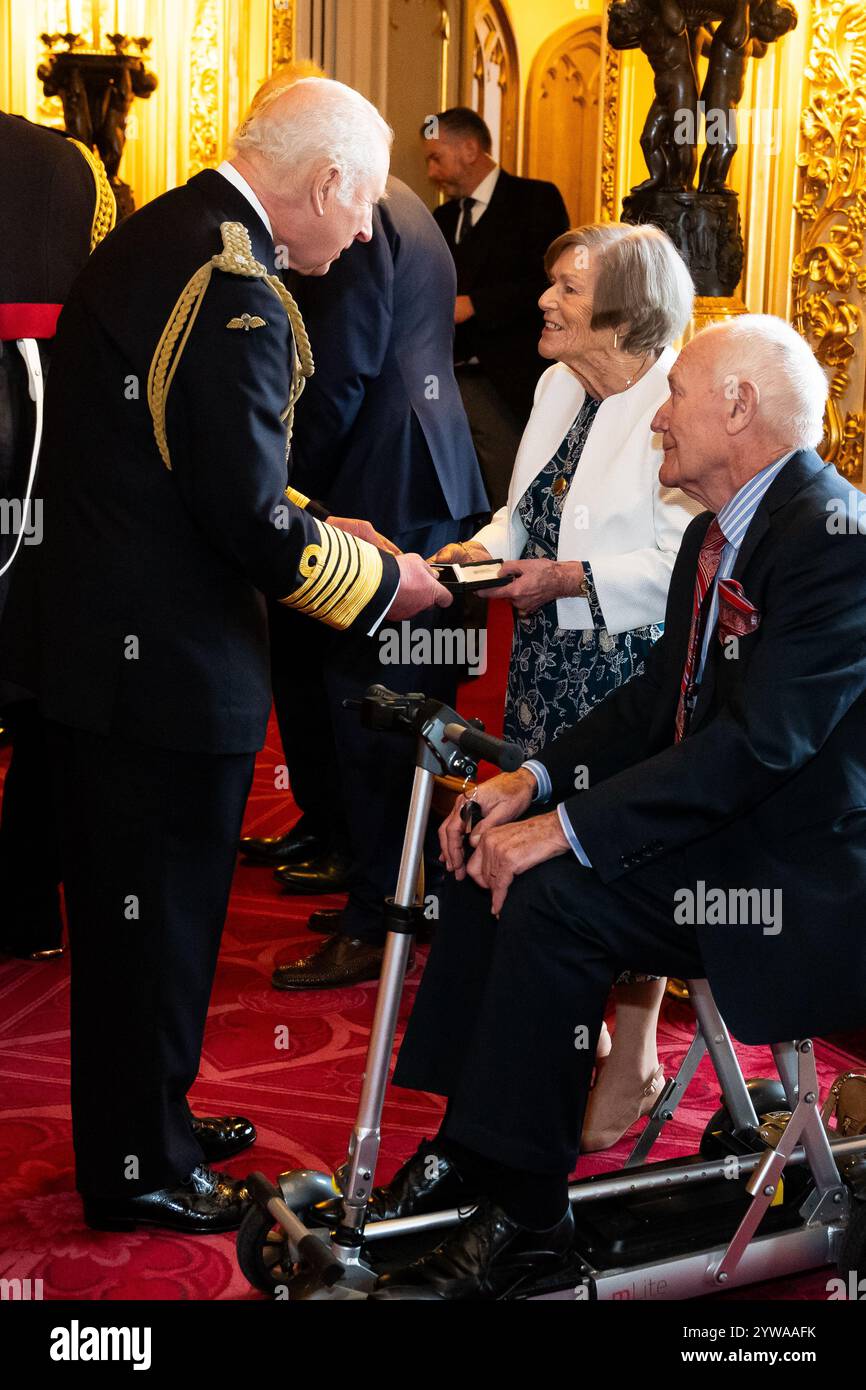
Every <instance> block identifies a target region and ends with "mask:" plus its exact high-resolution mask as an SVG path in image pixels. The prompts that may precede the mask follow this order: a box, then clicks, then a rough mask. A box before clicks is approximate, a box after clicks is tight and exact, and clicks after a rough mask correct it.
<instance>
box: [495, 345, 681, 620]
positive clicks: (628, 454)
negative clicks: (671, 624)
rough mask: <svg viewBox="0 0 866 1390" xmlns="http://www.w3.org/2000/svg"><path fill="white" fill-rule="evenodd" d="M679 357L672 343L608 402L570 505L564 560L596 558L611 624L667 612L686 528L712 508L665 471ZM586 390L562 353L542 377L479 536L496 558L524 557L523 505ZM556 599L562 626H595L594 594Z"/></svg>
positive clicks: (562, 540)
mask: <svg viewBox="0 0 866 1390" xmlns="http://www.w3.org/2000/svg"><path fill="white" fill-rule="evenodd" d="M675 358H676V353H675V352H674V350H673V348H665V349H664V351H663V352H662V353H661V356H660V357H659V358H658V361H656V362H654V363H653V365H652V366H651V367H650V369H649V371H648V372H646V373H645V375H644V376H642V377H641V379H640V381H637V382H635V384H634V386H630V387H629V388H628V390H626V391H621V392H619V393H618V394H617V395H615V396H608V397H607V399H606V400H604V401H602V403H601V405H600V406H599V409H598V413H597V415H596V417H595V419H594V421H593V423H592V427H591V429H590V431H589V435H588V436H587V440H586V443H585V445H584V449H583V453H582V454H581V457H580V461H579V463H578V465H577V469H576V470H575V473H574V476H573V478H572V483H571V487H570V488H569V490H568V495H567V497H566V499H565V504H564V506H563V509H562V521H561V524H560V528H559V549H558V551H557V559H558V560H581V561H585V562H588V563H589V564H590V565H591V566H592V578H593V581H594V584H595V590H596V593H597V595H598V600H599V603H600V604H601V611H602V614H603V615H604V622H605V626H606V628H607V630H608V632H610V633H616V632H628V631H630V630H631V629H632V628H636V627H644V626H645V625H646V624H648V623H660V622H661V621H662V619H663V618H664V613H665V603H666V600H667V593H668V585H669V583H670V577H671V571H672V569H673V567H674V560H675V559H676V556H677V551H678V550H679V548H680V542H681V540H682V536H683V532H684V531H685V529H686V527H687V526H688V524H689V522H690V521H691V520H692V517H694V516H696V515H697V513H698V512H699V511H701V510H702V509H701V507H700V506H699V505H698V504H697V503H695V502H692V501H691V500H690V499H689V498H688V497H686V496H685V494H684V493H682V492H680V490H679V489H678V488H665V487H662V485H661V484H660V482H659V478H658V472H659V468H660V467H661V463H662V459H663V457H664V454H663V452H662V447H661V438H660V436H659V435H658V434H653V433H652V432H651V431H650V422H651V421H652V418H653V416H654V415H655V412H656V411H657V410H658V408H659V406H660V405H661V404H662V403H663V402H664V401H665V400H667V397H668V394H669V392H668V384H667V374H668V372H669V371H670V368H671V365H672V364H673V362H674V359H675ZM585 394H586V393H585V391H584V389H583V387H582V386H581V384H580V382H579V381H578V380H577V377H576V376H575V375H574V373H573V372H571V371H570V370H569V368H568V367H566V366H565V365H564V364H563V363H562V362H556V363H555V364H554V365H553V366H552V367H549V368H548V369H547V371H546V372H545V373H544V375H543V376H542V377H541V379H540V381H539V383H538V386H537V387H536V391H535V405H534V407H533V411H532V414H531V415H530V417H529V421H528V423H527V426H526V429H525V431H524V434H523V438H522V439H521V441H520V448H519V449H518V451H517V457H516V459H515V461H514V472H513V473H512V475H511V484H510V486H509V489H508V501H507V503H506V505H505V506H504V507H501V508H500V510H499V511H498V512H497V513H496V514H495V516H494V517H493V518H492V520H491V521H490V523H489V525H487V526H485V527H484V528H483V529H482V530H481V531H479V532H478V534H477V536H475V537H474V539H475V540H476V541H480V542H481V544H482V545H483V546H485V547H486V548H487V550H488V551H489V553H490V555H491V556H492V557H493V558H494V559H496V560H519V559H520V556H521V555H522V553H523V549H524V546H525V545H526V529H525V527H524V526H523V524H522V523H521V521H520V517H519V515H518V512H517V505H518V503H519V501H520V499H521V497H522V496H523V494H524V493H525V492H526V489H527V488H528V487H529V484H530V483H531V482H532V480H533V478H535V477H537V475H538V474H539V473H540V472H541V470H542V469H543V468H545V467H546V466H547V464H548V463H549V462H550V460H551V459H552V458H553V455H554V454H555V453H556V451H557V449H558V448H559V446H560V444H561V443H562V441H563V439H564V438H565V436H566V434H567V433H568V430H569V428H570V426H571V424H572V422H573V421H574V418H575V416H576V415H577V412H578V411H579V410H580V407H581V405H582V404H583V401H584V397H585ZM556 608H557V622H558V623H559V626H560V627H561V628H582V629H586V628H591V627H593V621H592V614H591V613H590V608H589V603H588V601H587V599H585V598H561V599H559V600H557V605H556Z"/></svg>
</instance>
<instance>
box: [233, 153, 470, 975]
mask: <svg viewBox="0 0 866 1390" xmlns="http://www.w3.org/2000/svg"><path fill="white" fill-rule="evenodd" d="M290 288H291V290H292V293H293V294H294V295H295V296H296V298H297V300H298V303H299V305H300V308H301V311H302V313H303V316H304V321H305V323H306V326H307V331H308V333H309V335H310V341H311V343H312V347H313V353H314V356H315V359H316V374H315V376H314V377H313V378H312V379H311V381H310V382H309V383H308V385H307V388H306V390H305V392H304V395H303V397H302V399H301V402H300V403H299V406H298V413H297V423H296V428H295V435H294V442H293V447H292V464H291V474H290V481H291V485H292V487H296V488H298V489H299V490H300V491H301V492H302V493H303V494H305V495H306V496H310V497H314V498H315V499H316V502H317V503H319V504H320V505H322V504H323V505H324V508H325V509H326V510H325V511H324V514H325V515H327V514H328V512H339V513H340V514H342V515H350V516H363V517H366V518H368V519H369V520H370V521H372V523H373V524H374V526H375V527H376V528H377V530H378V531H380V532H382V533H383V534H385V535H387V536H389V537H390V538H391V539H392V540H393V541H394V542H395V543H396V544H397V546H398V547H399V548H400V549H401V550H407V551H417V552H419V553H420V554H422V555H430V554H433V553H434V552H435V551H436V550H438V549H439V548H440V546H442V545H443V544H444V543H445V542H446V541H447V540H448V539H456V538H464V539H465V538H466V537H467V536H469V535H470V534H471V533H472V531H473V529H474V526H475V521H476V519H477V518H478V517H479V516H480V515H483V514H484V513H485V512H486V510H487V506H488V503H487V498H486V496H485V492H484V486H483V483H482V480H481V474H480V472H479V469H478V463H477V460H476V457H475V451H474V449H473V447H472V438H471V435H470V432H469V427H468V424H467V422H466V415H465V413H464V410H463V405H462V403H461V400H460V394H459V392H458V390H457V385H456V382H455V379H454V370H453V365H452V358H451V344H452V337H453V324H452V312H451V306H452V305H453V303H454V293H455V273H454V267H453V264H452V262H451V259H450V257H449V255H448V250H447V247H446V246H445V243H444V241H443V239H442V236H441V233H440V232H439V230H438V229H437V227H436V224H435V222H434V221H433V218H432V217H431V216H430V213H429V212H428V211H427V209H426V208H425V207H424V204H423V203H422V202H421V200H420V198H418V197H416V195H415V194H414V193H413V192H412V191H411V189H409V188H407V187H406V185H405V184H403V183H401V182H400V181H399V180H398V179H393V178H392V179H390V180H389V182H388V194H387V197H386V198H385V199H384V201H383V202H381V203H380V204H379V205H378V206H377V207H376V208H375V209H374V212H373V239H372V241H369V242H367V243H364V244H361V243H358V244H356V245H355V246H353V247H352V248H351V250H350V251H348V252H347V253H346V254H345V256H343V257H342V258H341V259H340V261H338V262H337V264H336V265H335V266H334V267H333V269H332V270H331V272H330V274H329V275H328V276H327V278H325V279H317V280H313V279H310V278H304V277H301V276H296V275H293V276H291V277H290ZM457 622H458V620H457V619H456V618H455V617H454V616H453V614H452V613H450V612H449V613H448V614H440V613H439V612H438V611H433V612H431V613H426V614H421V615H419V616H418V617H417V618H415V619H414V620H413V621H412V623H411V626H410V624H408V623H405V624H403V625H402V629H401V627H400V625H397V628H396V629H395V627H394V626H393V625H392V624H391V623H389V621H388V619H387V618H386V620H385V622H384V623H383V625H382V627H381V629H380V630H379V632H378V633H377V635H376V637H375V638H374V639H373V640H371V639H370V638H368V637H366V636H365V635H363V634H362V635H359V636H358V637H357V638H356V639H350V640H348V641H347V640H345V639H343V640H341V639H340V638H339V637H337V638H336V639H335V637H334V635H333V634H330V633H328V632H324V631H318V630H317V629H315V628H314V627H313V626H312V624H304V625H303V630H301V626H302V625H301V624H300V623H299V621H298V619H297V616H296V615H295V614H293V613H291V612H288V611H286V610H285V609H284V608H280V607H279V605H272V606H271V639H272V668H273V676H272V681H273V688H274V700H275V706H276V712H277V717H278V720H279V724H280V733H281V737H282V742H283V748H284V751H285V755H286V763H287V766H288V770H289V780H290V783H291V787H292V791H293V793H294V796H295V798H296V800H297V801H298V803H299V805H300V806H301V809H302V811H303V820H302V823H301V827H300V830H299V831H298V830H296V831H295V832H293V834H294V838H295V840H296V841H297V839H298V838H299V836H300V837H303V838H304V839H306V838H307V837H309V836H312V837H313V848H315V847H316V846H317V847H318V848H319V849H324V850H327V851H328V853H327V854H326V855H325V856H324V857H323V858H322V859H319V860H316V859H313V862H311V863H309V864H307V865H293V864H291V863H290V864H288V865H286V866H285V867H284V868H282V869H279V870H278V877H279V878H280V879H281V881H282V882H283V884H284V885H285V887H286V889H287V890H288V891H290V892H294V893H310V892H313V893H320V892H329V891H331V892H333V891H339V890H340V889H341V888H342V887H344V886H348V888H349V900H348V903H347V905H346V907H345V908H344V909H343V911H342V912H317V913H315V914H314V915H313V919H312V921H311V925H312V926H313V927H314V928H317V929H319V930H325V929H330V930H332V931H333V932H334V934H333V935H332V936H330V937H329V939H328V940H327V941H325V943H324V944H323V946H322V947H321V948H320V949H319V950H317V951H316V952H315V953H313V954H312V955H311V956H309V957H308V958H306V959H304V960H301V961H298V962H297V963H295V964H288V965H283V966H280V967H278V969H277V970H276V971H275V973H274V984H275V985H276V986H277V988H280V989H309V988H318V989H323V988H329V987H333V986H336V985H345V984H353V983H356V982H357V981H359V980H369V979H375V978H377V977H378V975H379V970H380V966H381V959H382V947H383V944H384V934H383V931H382V925H381V918H382V903H383V899H384V898H385V896H386V895H388V894H391V893H393V891H394V886H395V883H396V877H397V867H398V864H399V858H400V849H401V845H402V838H403V828H404V825H405V819H406V807H407V799H408V793H409V788H410V785H411V779H412V767H413V762H414V748H413V745H412V743H411V741H410V740H406V742H405V743H404V742H403V741H402V740H400V739H394V738H393V737H391V736H387V735H374V734H372V733H370V732H369V731H368V730H366V729H362V728H361V725H360V722H359V719H358V713H357V710H352V709H348V710H347V709H344V707H343V702H344V701H345V700H347V699H359V698H360V697H361V696H362V695H363V693H364V690H365V689H366V688H367V686H368V685H370V684H372V683H373V682H381V683H382V684H384V685H387V686H389V687H391V688H392V689H398V690H406V691H408V690H423V691H424V692H425V693H426V694H428V695H430V696H436V697H438V698H440V699H442V700H447V701H453V699H454V695H455V690H456V684H457V677H458V673H459V672H458V667H459V662H460V655H461V653H460V646H459V643H457V644H454V645H453V646H452V643H451V641H450V640H449V641H445V642H443V643H441V644H440V646H439V648H438V652H437V646H436V642H437V632H438V633H439V634H440V637H441V636H442V635H444V632H443V629H447V630H448V632H449V633H450V632H451V630H452V629H454V628H455V623H457ZM459 631H460V630H459V626H458V628H457V632H458V635H459ZM424 633H426V634H427V636H428V637H429V646H428V650H427V651H426V653H425V652H424V651H421V650H420V648H421V642H422V641H424V640H425V639H424V636H423V634H424ZM413 644H414V645H413ZM397 645H399V648H400V652H401V654H405V653H406V652H407V651H414V652H415V653H416V658H417V659H416V660H413V661H411V662H408V663H407V662H402V661H401V662H398V663H394V662H393V661H391V660H389V659H388V658H389V656H391V655H393V654H395V652H396V647H397ZM425 658H426V659H425ZM371 793H373V794H371ZM291 839H292V836H289V837H284V839H283V843H284V844H286V843H288V842H290V841H291ZM242 848H245V849H246V850H247V851H248V852H249V851H252V853H253V855H255V854H256V851H257V850H258V857H259V858H260V859H261V858H263V857H264V858H265V859H267V858H268V857H273V854H274V851H273V848H272V847H270V846H269V845H268V844H267V842H264V843H262V842H258V844H256V843H251V842H249V841H248V842H246V844H245V845H243V846H242ZM277 852H279V851H277ZM311 858H312V854H311ZM346 874H348V880H347V883H344V879H345V876H346Z"/></svg>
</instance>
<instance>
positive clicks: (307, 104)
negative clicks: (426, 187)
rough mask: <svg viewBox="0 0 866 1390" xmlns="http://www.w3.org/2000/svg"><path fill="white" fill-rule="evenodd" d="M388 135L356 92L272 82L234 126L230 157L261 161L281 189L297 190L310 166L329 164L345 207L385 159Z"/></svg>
mask: <svg viewBox="0 0 866 1390" xmlns="http://www.w3.org/2000/svg"><path fill="white" fill-rule="evenodd" d="M393 139H394V132H393V130H392V129H391V127H390V126H389V125H388V123H387V121H385V120H384V119H383V117H382V116H380V114H379V112H378V111H377V110H376V108H375V106H373V104H372V102H369V101H367V99H366V97H362V96H361V94H360V92H356V91H354V90H353V89H352V88H351V87H347V86H345V84H344V83H342V82H334V81H332V80H331V79H330V78H327V77H305V78H301V79H300V80H299V81H291V80H290V81H287V82H286V83H285V84H283V83H279V82H275V83H274V84H273V86H272V87H271V89H270V90H267V91H265V92H263V93H262V95H261V98H260V99H259V98H257V99H256V101H255V102H254V103H253V106H252V107H251V109H250V110H249V111H248V113H247V115H246V117H245V118H244V120H243V121H242V122H241V124H240V125H239V126H238V129H237V130H236V131H235V134H234V136H233V137H232V141H231V153H232V154H233V155H234V154H238V155H243V156H244V157H247V158H252V159H253V160H260V161H264V162H265V163H267V164H268V165H270V167H271V168H272V169H273V171H274V173H275V174H276V175H277V176H278V177H279V179H280V183H281V184H282V186H283V187H287V186H288V187H292V186H294V185H295V184H297V183H298V182H299V181H300V179H301V178H302V176H303V173H304V171H305V170H306V169H308V168H309V167H310V165H313V164H317V163H319V162H322V161H325V160H327V161H329V162H330V163H331V164H333V166H334V167H335V168H336V169H339V171H340V188H339V193H338V197H339V199H340V201H341V202H343V203H348V202H351V201H352V199H353V198H354V196H355V195H356V193H357V191H358V188H359V187H360V185H361V184H362V183H363V181H364V179H365V178H368V177H369V175H370V174H371V172H372V170H373V168H374V161H375V159H376V157H377V156H378V155H379V154H380V153H382V154H386V155H387V154H389V153H390V149H391V142H392V141H393Z"/></svg>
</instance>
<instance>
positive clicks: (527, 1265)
mask: <svg viewBox="0 0 866 1390" xmlns="http://www.w3.org/2000/svg"><path fill="white" fill-rule="evenodd" d="M573 1244H574V1217H573V1216H572V1213H571V1207H569V1208H568V1211H567V1212H566V1213H565V1216H563V1218H562V1220H561V1221H559V1222H558V1223H557V1224H556V1225H555V1226H551V1228H550V1229H549V1230H547V1231H530V1230H528V1229H527V1228H526V1227H525V1226H518V1225H517V1223H516V1222H515V1221H512V1220H511V1218H510V1217H509V1216H506V1214H505V1212H504V1211H503V1210H502V1208H501V1207H497V1206H495V1205H494V1204H493V1203H492V1202H485V1203H483V1204H482V1205H481V1206H479V1207H478V1208H477V1210H476V1211H475V1212H473V1214H472V1215H471V1216H469V1217H467V1219H466V1220H465V1221H462V1222H461V1223H460V1225H459V1226H458V1227H457V1228H456V1230H454V1231H452V1232H451V1234H450V1235H449V1236H447V1237H446V1239H445V1240H443V1241H442V1243H441V1245H437V1247H436V1249H435V1250H432V1251H431V1252H430V1254H429V1255H423V1256H422V1257H421V1259H420V1260H415V1261H414V1262H413V1263H412V1264H410V1265H407V1266H406V1267H405V1268H404V1269H398V1270H394V1271H393V1273H391V1274H383V1275H382V1277H381V1278H380V1279H379V1281H378V1283H377V1285H376V1288H375V1290H374V1292H373V1293H372V1294H371V1295H370V1297H371V1298H375V1299H381V1300H385V1299H388V1300H396V1299H424V1300H427V1301H431V1300H434V1299H436V1300H439V1301H448V1302H452V1301H455V1300H458V1299H462V1300H468V1299H481V1300H485V1301H492V1300H493V1299H497V1298H502V1297H503V1296H504V1295H505V1294H508V1293H514V1292H516V1291H517V1289H518V1288H519V1286H520V1285H521V1284H522V1283H524V1281H526V1280H527V1279H528V1278H529V1277H531V1276H532V1275H536V1274H542V1273H551V1272H555V1271H556V1270H557V1269H558V1268H563V1269H564V1268H565V1267H566V1266H567V1264H568V1262H569V1256H570V1253H571V1249H572V1246H573Z"/></svg>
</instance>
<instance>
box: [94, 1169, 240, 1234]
mask: <svg viewBox="0 0 866 1390" xmlns="http://www.w3.org/2000/svg"><path fill="white" fill-rule="evenodd" d="M249 1201H250V1198H249V1193H248V1192H247V1189H246V1186H245V1185H244V1183H243V1182H238V1181H237V1179H236V1178H231V1177H229V1175H228V1173H216V1172H213V1171H212V1170H211V1169H210V1168H205V1167H204V1166H201V1167H199V1168H193V1170H192V1172H191V1173H190V1175H189V1177H188V1178H187V1179H186V1182H179V1183H177V1184H176V1185H175V1186H173V1187H163V1188H160V1189H159V1191H158V1192H145V1193H143V1194H142V1195H141V1196H138V1197H85V1198H84V1219H85V1221H86V1222H87V1224H88V1226H90V1227H91V1228H92V1229H93V1230H94V1231H134V1230H135V1228H136V1226H139V1225H141V1226H165V1227H167V1228H168V1229H169V1230H172V1231H180V1232H182V1233H183V1232H186V1233H187V1234H189V1235H213V1234H215V1233H217V1232H219V1231H236V1230H237V1228H238V1226H240V1224H241V1222H242V1221H243V1219H244V1215H245V1214H246V1210H247V1207H248V1206H249Z"/></svg>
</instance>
